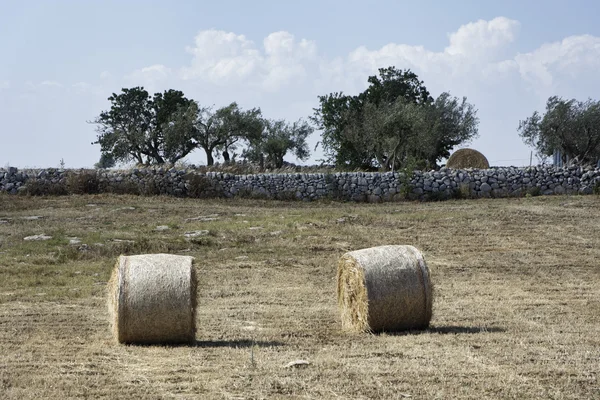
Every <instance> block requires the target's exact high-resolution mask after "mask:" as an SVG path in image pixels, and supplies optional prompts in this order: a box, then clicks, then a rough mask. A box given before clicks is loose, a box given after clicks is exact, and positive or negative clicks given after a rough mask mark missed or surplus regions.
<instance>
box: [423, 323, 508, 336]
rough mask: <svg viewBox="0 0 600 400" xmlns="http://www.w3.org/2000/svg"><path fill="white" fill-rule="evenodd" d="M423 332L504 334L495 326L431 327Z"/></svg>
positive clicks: (501, 329)
mask: <svg viewBox="0 0 600 400" xmlns="http://www.w3.org/2000/svg"><path fill="white" fill-rule="evenodd" d="M424 332H428V333H439V334H442V335H448V334H454V335H457V334H469V335H471V334H475V333H497V332H506V329H504V328H500V327H497V326H453V325H451V326H433V327H429V328H428V329H426V330H425V331H424Z"/></svg>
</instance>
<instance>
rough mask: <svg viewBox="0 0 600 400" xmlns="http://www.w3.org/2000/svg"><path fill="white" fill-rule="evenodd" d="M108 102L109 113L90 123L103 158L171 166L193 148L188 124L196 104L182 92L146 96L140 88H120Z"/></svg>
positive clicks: (106, 112)
mask: <svg viewBox="0 0 600 400" xmlns="http://www.w3.org/2000/svg"><path fill="white" fill-rule="evenodd" d="M108 100H109V101H110V102H111V108H110V110H108V111H103V112H101V113H100V115H99V116H98V117H97V118H96V119H95V120H94V121H93V123H94V124H96V125H97V128H96V131H97V132H98V136H97V140H96V141H95V142H93V143H92V144H99V145H100V147H101V151H102V154H106V155H107V156H106V157H108V158H110V157H112V159H113V160H114V161H123V162H128V161H131V160H134V161H136V162H137V163H138V164H163V163H165V162H166V161H169V162H172V163H174V162H175V161H177V160H179V159H180V158H183V157H185V156H186V155H187V154H188V153H189V152H191V151H192V150H193V149H195V148H196V144H195V142H194V141H193V137H194V131H193V125H192V124H191V123H190V119H191V120H193V119H194V118H190V114H193V113H194V112H195V110H196V108H195V107H196V105H195V102H194V101H192V100H189V99H187V98H185V97H184V95H183V93H182V92H180V91H177V90H172V89H171V90H168V91H165V92H164V93H156V94H155V95H154V97H150V95H149V94H148V92H147V91H146V90H144V88H143V87H134V88H131V89H126V88H124V89H122V93H120V94H116V93H113V94H112V95H111V96H110V97H109V98H108ZM170 135H171V136H175V137H176V140H174V139H172V138H170ZM174 141H176V142H177V144H176V145H174V144H173V142H174ZM167 143H169V144H170V145H169V146H167Z"/></svg>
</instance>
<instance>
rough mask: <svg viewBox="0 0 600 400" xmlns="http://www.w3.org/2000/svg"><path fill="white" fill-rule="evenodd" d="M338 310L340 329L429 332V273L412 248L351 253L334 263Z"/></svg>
mask: <svg viewBox="0 0 600 400" xmlns="http://www.w3.org/2000/svg"><path fill="white" fill-rule="evenodd" d="M337 281H338V289H337V294H338V304H339V307H340V311H341V318H342V326H343V328H344V329H348V330H355V331H366V332H380V331H399V330H406V329H424V328H427V326H429V321H430V320H431V310H432V301H433V290H432V285H431V281H430V276H429V268H428V267H427V264H426V263H425V259H424V258H423V255H422V254H421V252H420V251H419V250H417V249H416V248H415V247H413V246H379V247H373V248H368V249H362V250H356V251H351V252H348V253H346V254H344V255H343V256H342V258H341V259H340V261H339V263H338V275H337Z"/></svg>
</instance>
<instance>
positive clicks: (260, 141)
mask: <svg viewBox="0 0 600 400" xmlns="http://www.w3.org/2000/svg"><path fill="white" fill-rule="evenodd" d="M312 132H313V128H312V127H311V126H310V125H309V124H308V123H307V122H305V121H302V120H299V121H297V122H294V123H292V124H289V123H287V122H286V121H284V120H277V121H276V120H265V121H264V123H263V129H262V131H261V132H260V133H259V134H258V135H255V136H252V137H249V144H248V148H247V149H246V151H245V152H244V154H243V155H244V157H246V158H247V159H248V160H250V161H252V162H257V163H258V164H259V165H260V167H261V168H265V167H271V168H281V167H282V166H283V162H284V160H283V158H284V156H285V155H286V154H287V153H288V152H289V151H292V152H293V153H294V155H295V156H296V157H297V158H298V159H299V160H306V159H308V156H309V155H310V152H309V149H308V144H307V143H306V139H307V138H308V136H309V135H310V134H311V133H312Z"/></svg>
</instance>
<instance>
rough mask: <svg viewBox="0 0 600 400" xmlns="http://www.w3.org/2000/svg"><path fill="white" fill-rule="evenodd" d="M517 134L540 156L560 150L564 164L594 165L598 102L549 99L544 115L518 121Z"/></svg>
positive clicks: (598, 151) (599, 155)
mask: <svg viewBox="0 0 600 400" xmlns="http://www.w3.org/2000/svg"><path fill="white" fill-rule="evenodd" d="M518 131H519V135H520V136H521V138H522V139H523V141H524V142H525V143H526V144H528V145H530V146H532V147H534V148H535V149H536V151H537V153H538V154H539V155H540V156H542V157H546V156H551V155H552V154H553V153H554V151H556V150H559V151H560V152H561V153H562V156H563V162H565V163H566V161H567V160H568V159H570V160H573V161H575V162H576V163H578V164H594V165H595V164H596V163H597V161H598V159H600V101H593V100H591V99H588V100H587V101H585V102H581V101H577V100H574V99H573V100H563V99H562V98H559V97H557V96H552V97H550V98H549V99H548V101H547V103H546V113H545V114H544V115H543V116H542V115H540V113H538V112H537V111H536V112H534V113H533V115H532V116H531V117H529V118H527V119H525V120H524V121H519V127H518Z"/></svg>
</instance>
